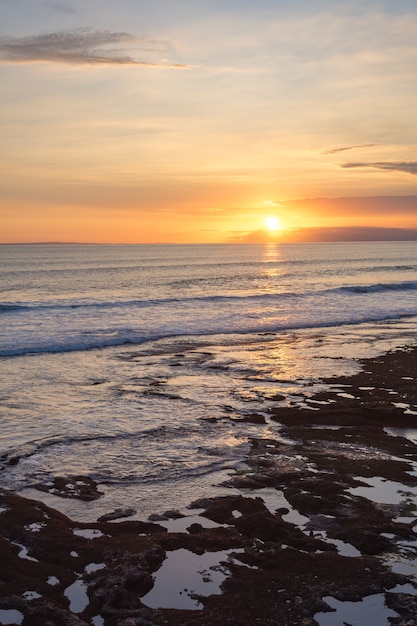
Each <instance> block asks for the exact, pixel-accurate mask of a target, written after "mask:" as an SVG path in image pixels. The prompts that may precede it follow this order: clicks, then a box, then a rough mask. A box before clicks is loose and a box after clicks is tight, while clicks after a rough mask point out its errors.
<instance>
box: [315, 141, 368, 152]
mask: <svg viewBox="0 0 417 626" xmlns="http://www.w3.org/2000/svg"><path fill="white" fill-rule="evenodd" d="M376 145H377V144H375V143H364V144H361V145H359V146H346V147H344V148H333V149H332V150H326V151H325V152H323V154H336V152H345V150H356V149H357V148H373V147H374V146H376Z"/></svg>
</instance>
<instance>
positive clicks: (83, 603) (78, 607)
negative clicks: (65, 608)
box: [64, 580, 89, 613]
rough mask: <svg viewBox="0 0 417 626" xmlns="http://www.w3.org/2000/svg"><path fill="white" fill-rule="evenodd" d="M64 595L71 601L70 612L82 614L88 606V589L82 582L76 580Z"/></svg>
mask: <svg viewBox="0 0 417 626" xmlns="http://www.w3.org/2000/svg"><path fill="white" fill-rule="evenodd" d="M64 595H65V596H66V597H67V598H68V600H69V601H70V607H69V608H70V611H72V612H73V613H82V612H83V611H84V609H85V608H86V607H87V606H88V602H89V600H88V595H87V587H86V585H85V583H84V582H83V581H82V580H76V581H75V582H73V583H72V585H70V586H69V587H67V588H66V589H65V591H64Z"/></svg>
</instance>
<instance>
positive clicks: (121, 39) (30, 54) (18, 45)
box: [0, 28, 189, 69]
mask: <svg viewBox="0 0 417 626" xmlns="http://www.w3.org/2000/svg"><path fill="white" fill-rule="evenodd" d="M115 45H118V46H122V47H121V48H118V49H115V48H113V47H112V46H115ZM169 49H170V46H169V44H167V42H161V41H156V40H152V39H145V38H138V37H136V36H135V35H131V34H129V33H124V32H112V31H108V30H93V29H90V28H78V29H75V30H72V31H62V32H56V33H47V34H44V35H35V36H32V37H12V38H6V37H0V61H3V62H7V63H40V62H49V63H66V64H70V65H137V66H145V67H163V68H173V69H187V68H188V67H189V66H187V65H185V64H183V63H172V62H170V61H167V60H165V59H162V60H158V61H156V60H152V59H153V57H154V56H155V55H156V54H157V53H158V54H161V53H167V52H168V51H169ZM128 50H130V52H128ZM139 55H141V56H142V55H145V56H146V58H138V57H139Z"/></svg>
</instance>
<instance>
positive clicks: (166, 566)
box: [141, 548, 243, 610]
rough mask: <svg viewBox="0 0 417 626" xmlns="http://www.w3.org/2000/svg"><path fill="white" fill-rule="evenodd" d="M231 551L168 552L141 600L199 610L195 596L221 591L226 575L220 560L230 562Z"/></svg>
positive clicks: (169, 606) (154, 605)
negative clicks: (149, 588)
mask: <svg viewBox="0 0 417 626" xmlns="http://www.w3.org/2000/svg"><path fill="white" fill-rule="evenodd" d="M232 552H235V553H239V552H243V550H234V551H232V550H228V551H226V550H222V551H220V552H205V553H204V554H194V553H193V552H190V551H189V550H185V549H184V548H180V549H179V550H173V551H172V552H168V553H167V557H166V559H165V561H164V562H163V564H162V566H161V567H160V569H159V570H158V571H157V572H156V574H155V584H154V586H153V588H152V589H151V591H150V592H149V593H147V594H146V595H145V596H144V597H143V598H141V600H142V602H143V603H144V604H145V605H146V606H149V607H151V608H154V609H157V608H166V609H168V608H172V609H191V610H195V609H202V608H203V606H202V604H201V603H200V602H199V601H198V599H197V598H196V596H198V595H200V596H209V595H212V594H219V593H221V590H220V585H221V583H222V582H223V581H224V580H225V578H226V577H227V575H228V574H227V568H226V566H225V565H221V564H220V563H221V562H224V561H228V560H229V561H230V554H231V553H232Z"/></svg>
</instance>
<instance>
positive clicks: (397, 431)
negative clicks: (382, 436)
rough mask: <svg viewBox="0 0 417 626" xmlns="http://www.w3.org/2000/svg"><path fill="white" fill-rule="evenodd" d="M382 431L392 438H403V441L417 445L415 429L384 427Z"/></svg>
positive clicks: (416, 429) (416, 430)
mask: <svg viewBox="0 0 417 626" xmlns="http://www.w3.org/2000/svg"><path fill="white" fill-rule="evenodd" d="M384 431H385V432H386V433H387V434H388V435H391V436H392V437H405V439H408V440H409V441H412V442H413V443H415V444H417V428H392V427H391V426H386V427H385V428H384Z"/></svg>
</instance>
